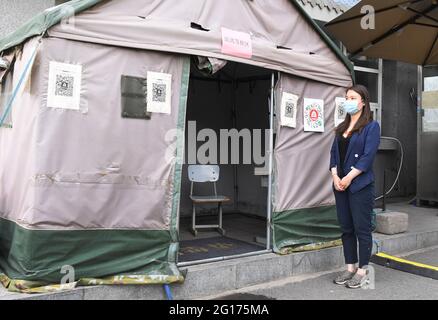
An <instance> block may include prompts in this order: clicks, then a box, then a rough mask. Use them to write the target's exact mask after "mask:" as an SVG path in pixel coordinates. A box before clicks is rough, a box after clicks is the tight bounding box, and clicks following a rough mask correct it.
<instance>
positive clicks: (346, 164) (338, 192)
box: [330, 85, 380, 288]
mask: <svg viewBox="0 0 438 320" xmlns="http://www.w3.org/2000/svg"><path fill="white" fill-rule="evenodd" d="M344 108H345V111H346V112H347V116H346V118H345V121H344V122H343V123H341V124H340V125H339V126H338V127H337V128H336V129H335V132H336V134H335V138H334V141H333V145H332V149H331V157H330V171H331V173H332V175H333V191H334V194H335V199H336V210H337V215H338V221H339V225H340V227H341V230H342V244H343V246H344V257H345V263H346V265H347V270H346V271H344V272H343V273H341V274H340V275H338V276H337V278H336V279H335V280H334V282H335V283H336V284H339V285H346V286H347V287H349V288H360V287H362V286H363V285H364V284H365V283H366V280H367V272H366V271H367V270H366V266H367V265H368V263H369V260H370V258H371V250H372V245H373V241H372V230H371V213H372V210H373V207H374V174H373V162H374V157H375V155H376V153H377V149H378V147H379V144H380V126H379V124H378V122H376V121H373V116H372V113H371V109H370V96H369V93H368V90H367V88H365V87H364V86H362V85H355V86H353V87H351V88H349V89H348V90H347V94H346V102H345V104H344ZM357 242H359V259H358V252H357ZM358 262H359V267H358V268H357V266H356V264H357V263H358Z"/></svg>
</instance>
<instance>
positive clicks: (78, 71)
mask: <svg viewBox="0 0 438 320" xmlns="http://www.w3.org/2000/svg"><path fill="white" fill-rule="evenodd" d="M81 86H82V66H81V65H76V64H67V63H60V62H56V61H50V64H49V85H48V93H47V106H48V107H49V108H61V109H71V110H79V109H80V101H81Z"/></svg>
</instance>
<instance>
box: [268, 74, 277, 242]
mask: <svg viewBox="0 0 438 320" xmlns="http://www.w3.org/2000/svg"><path fill="white" fill-rule="evenodd" d="M274 90H275V74H274V73H272V75H271V103H270V106H269V130H270V131H269V151H268V154H269V158H268V170H269V171H268V172H269V178H268V179H269V181H268V205H267V207H268V215H267V216H268V217H267V223H266V224H267V226H266V249H267V250H270V249H271V217H272V194H271V193H272V161H273V150H274V130H273V129H274Z"/></svg>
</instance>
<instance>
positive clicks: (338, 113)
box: [335, 97, 347, 127]
mask: <svg viewBox="0 0 438 320" xmlns="http://www.w3.org/2000/svg"><path fill="white" fill-rule="evenodd" d="M344 103H345V98H341V97H338V98H336V99H335V105H336V107H335V127H337V126H339V125H340V124H341V123H342V122H344V120H345V116H346V115H347V113H346V112H345V109H344Z"/></svg>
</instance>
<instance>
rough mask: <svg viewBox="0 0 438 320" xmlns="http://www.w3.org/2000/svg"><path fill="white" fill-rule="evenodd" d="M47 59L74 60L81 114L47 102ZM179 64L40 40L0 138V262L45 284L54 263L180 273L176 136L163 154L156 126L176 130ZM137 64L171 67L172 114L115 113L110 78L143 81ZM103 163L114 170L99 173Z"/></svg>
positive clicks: (182, 86)
mask: <svg viewBox="0 0 438 320" xmlns="http://www.w3.org/2000/svg"><path fill="white" fill-rule="evenodd" d="M33 42H34V41H29V42H27V43H26V44H25V47H24V52H23V55H22V59H21V60H19V61H18V62H17V63H16V68H15V73H14V77H18V76H19V75H20V69H22V67H23V65H24V64H25V63H26V62H27V60H28V57H29V56H30V54H31V53H32V51H33V48H32V47H31V44H32V43H33ZM50 61H57V62H63V63H71V64H81V65H82V66H83V72H82V92H81V111H72V110H65V109H53V108H48V107H47V85H48V74H49V72H48V70H49V62H50ZM189 67H190V65H189V57H186V56H182V55H175V54H168V53H158V52H148V51H137V50H132V49H123V48H117V47H110V46H102V45H98V44H90V43H86V44H84V43H80V42H75V41H69V40H63V39H54V38H44V39H43V41H42V44H41V46H40V48H39V54H38V56H37V59H36V61H35V64H34V67H33V69H32V75H31V79H30V84H31V89H30V91H27V90H28V88H29V86H28V85H26V87H25V92H24V94H23V95H20V96H19V97H18V98H17V101H16V104H15V107H14V109H13V115H12V116H13V128H12V129H2V130H1V134H0V145H1V147H2V152H1V164H2V165H1V166H0V176H1V180H0V183H1V187H0V190H1V191H0V192H1V194H0V213H1V219H0V230H1V232H0V242H1V246H0V269H2V270H3V271H5V272H6V273H7V275H8V276H9V277H11V278H14V279H21V280H40V281H48V282H57V281H59V280H60V278H61V277H62V276H63V275H62V274H61V273H60V270H61V267H62V266H63V265H65V264H70V265H72V266H73V267H75V272H76V276H77V277H80V278H81V277H87V278H93V277H104V276H110V275H114V274H120V273H123V274H126V273H128V274H129V272H132V273H134V274H141V275H146V276H151V277H152V278H146V279H149V280H145V281H149V283H150V282H153V281H165V282H169V281H173V280H171V279H174V280H175V281H180V280H181V275H180V274H179V272H178V270H177V268H176V266H175V261H176V254H177V250H178V243H177V233H176V225H177V224H176V222H177V217H178V213H179V199H180V196H179V193H180V179H181V178H180V174H181V171H180V165H177V164H176V156H177V155H178V154H180V153H181V151H182V150H183V149H182V146H183V145H182V143H183V134H180V137H178V138H179V140H178V141H179V142H178V143H179V146H178V147H179V148H178V150H177V153H175V154H174V156H173V157H171V158H170V159H169V161H165V159H166V153H168V151H169V148H171V147H172V144H173V141H171V140H169V139H168V138H166V133H168V132H169V131H172V130H175V129H177V128H178V129H180V132H183V131H184V119H185V107H186V98H187V94H186V92H187V88H188V76H189ZM108 70H111V72H108ZM147 71H159V72H165V73H170V74H172V114H171V115H164V114H153V117H152V119H151V120H137V119H124V118H122V117H121V89H120V82H121V76H122V75H132V76H139V77H144V78H146V74H147ZM15 82H16V81H15ZM166 139H167V140H166ZM168 154H172V153H168ZM114 166H116V167H119V168H120V169H119V171H118V172H112V173H111V172H110V173H109V172H108V170H107V169H108V168H109V167H114ZM67 239H68V240H67ZM49 244H50V245H49ZM156 276H159V277H158V278H156ZM163 276H165V277H164V278H163ZM168 276H172V277H173V278H166V277H168ZM154 277H155V278H154ZM160 277H161V278H160Z"/></svg>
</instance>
